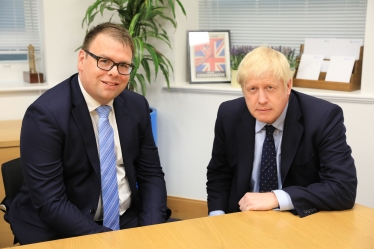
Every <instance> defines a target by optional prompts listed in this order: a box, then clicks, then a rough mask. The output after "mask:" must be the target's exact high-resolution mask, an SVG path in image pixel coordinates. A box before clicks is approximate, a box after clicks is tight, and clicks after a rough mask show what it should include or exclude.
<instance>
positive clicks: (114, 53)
mask: <svg viewBox="0 0 374 249" xmlns="http://www.w3.org/2000/svg"><path fill="white" fill-rule="evenodd" d="M89 50H90V51H91V52H92V53H96V55H98V56H102V57H105V58H108V59H111V60H114V61H125V62H126V61H131V59H132V51H131V48H130V47H129V46H127V45H126V44H124V43H122V42H121V41H118V40H117V39H115V38H113V37H111V36H110V35H107V34H99V35H97V36H96V37H95V39H94V40H93V41H92V43H91V45H90V47H89Z"/></svg>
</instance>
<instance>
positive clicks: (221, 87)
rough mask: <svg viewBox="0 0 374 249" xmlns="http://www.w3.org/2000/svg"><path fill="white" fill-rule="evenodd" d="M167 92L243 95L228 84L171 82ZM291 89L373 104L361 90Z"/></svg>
mask: <svg viewBox="0 0 374 249" xmlns="http://www.w3.org/2000/svg"><path fill="white" fill-rule="evenodd" d="M163 89H164V90H165V91H169V92H190V93H207V94H223V95H235V96H238V97H240V96H243V93H242V91H241V88H233V87H231V85H230V84H227V83H226V84H189V83H180V84H171V85H170V88H168V87H167V86H166V85H164V86H163ZM292 89H294V90H296V91H298V92H302V93H305V94H308V95H311V96H314V97H317V98H321V99H324V100H327V101H333V102H344V103H361V104H374V94H373V93H363V92H362V91H361V90H357V91H353V92H343V91H334V90H323V89H312V88H303V87H293V88H292Z"/></svg>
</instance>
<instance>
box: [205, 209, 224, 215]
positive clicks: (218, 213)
mask: <svg viewBox="0 0 374 249" xmlns="http://www.w3.org/2000/svg"><path fill="white" fill-rule="evenodd" d="M222 214H225V212H223V211H222V210H215V211H212V212H210V213H209V216H217V215H222Z"/></svg>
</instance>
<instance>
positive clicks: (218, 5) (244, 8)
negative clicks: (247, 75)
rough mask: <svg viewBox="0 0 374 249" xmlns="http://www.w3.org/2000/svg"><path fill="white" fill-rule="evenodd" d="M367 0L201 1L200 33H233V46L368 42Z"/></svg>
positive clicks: (298, 46) (231, 34) (297, 48)
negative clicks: (306, 41) (341, 40)
mask: <svg viewBox="0 0 374 249" xmlns="http://www.w3.org/2000/svg"><path fill="white" fill-rule="evenodd" d="M366 4H367V1H366V0H326V1H325V0H304V1H300V0H199V29H200V30H230V40H231V46H238V45H249V46H259V45H264V44H266V45H268V46H288V47H292V48H295V49H296V51H299V48H300V44H303V43H304V39H305V38H349V39H364V36H365V20H366Z"/></svg>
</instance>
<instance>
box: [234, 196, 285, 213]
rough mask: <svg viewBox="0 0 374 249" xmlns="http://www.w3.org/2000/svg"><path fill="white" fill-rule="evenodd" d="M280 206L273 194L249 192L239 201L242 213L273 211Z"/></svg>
mask: <svg viewBox="0 0 374 249" xmlns="http://www.w3.org/2000/svg"><path fill="white" fill-rule="evenodd" d="M278 206H279V204H278V199H277V197H276V195H275V194H274V193H273V192H267V193H252V192H248V193H246V194H245V195H244V196H243V197H242V198H241V199H240V201H239V208H240V210H241V211H248V210H252V211H255V210H258V211H259V210H271V209H274V208H277V207H278Z"/></svg>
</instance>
